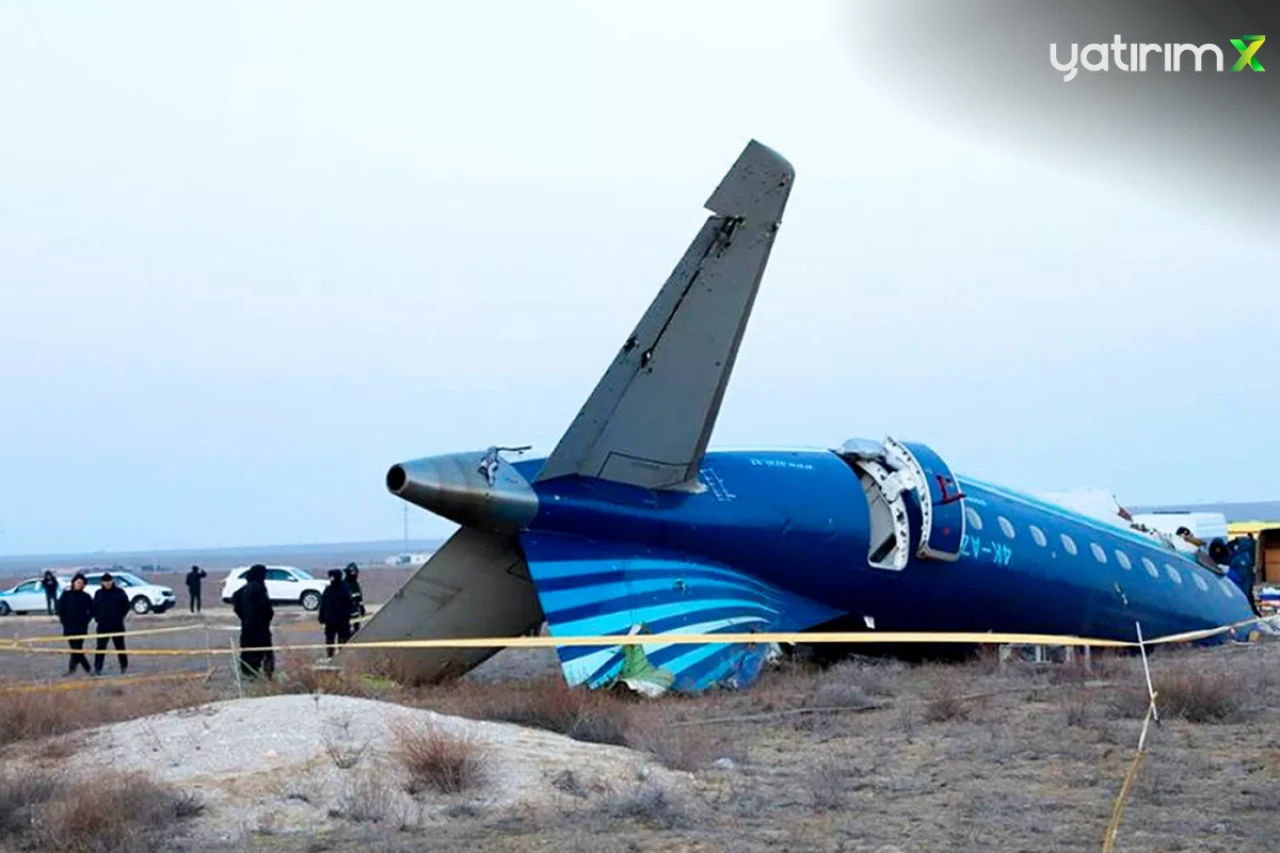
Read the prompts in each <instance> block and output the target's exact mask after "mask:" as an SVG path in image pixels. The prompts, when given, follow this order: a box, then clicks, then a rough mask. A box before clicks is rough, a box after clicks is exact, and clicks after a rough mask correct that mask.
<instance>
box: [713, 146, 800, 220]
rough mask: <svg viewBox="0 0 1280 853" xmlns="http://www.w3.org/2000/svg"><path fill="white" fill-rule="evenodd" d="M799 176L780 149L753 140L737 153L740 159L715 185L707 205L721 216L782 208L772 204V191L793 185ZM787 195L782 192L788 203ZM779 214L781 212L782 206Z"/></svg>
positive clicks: (745, 215) (773, 194)
mask: <svg viewBox="0 0 1280 853" xmlns="http://www.w3.org/2000/svg"><path fill="white" fill-rule="evenodd" d="M795 177H796V170H795V167H794V166H792V165H791V163H790V162H788V161H787V158H785V157H783V156H782V155H781V154H779V153H778V152H777V151H774V150H773V149H772V148H770V147H769V146H767V145H765V144H763V143H761V142H758V141H757V140H755V139H752V140H751V141H750V142H748V143H747V146H746V148H744V149H742V153H741V154H739V155H738V159H737V160H736V161H735V162H734V164H733V165H732V166H731V167H730V168H729V171H728V172H727V173H725V176H724V178H722V179H721V181H720V183H719V184H718V185H716V188H715V190H713V191H712V193H711V195H710V197H708V198H707V202H706V205H705V207H706V208H707V209H708V210H710V211H711V212H713V213H716V214H719V215H720V216H733V217H737V216H742V217H747V216H749V215H750V214H752V213H758V212H761V209H762V208H764V209H767V208H770V207H779V206H778V205H777V202H776V201H773V202H772V203H771V197H772V198H776V194H775V193H771V192H770V191H771V190H774V189H776V188H778V187H782V186H787V185H789V184H791V183H792V182H793V181H794V180H795ZM785 199H786V194H783V201H784V202H785ZM778 213H781V209H780V207H779V209H778Z"/></svg>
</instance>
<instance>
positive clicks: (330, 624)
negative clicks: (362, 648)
mask: <svg viewBox="0 0 1280 853" xmlns="http://www.w3.org/2000/svg"><path fill="white" fill-rule="evenodd" d="M351 609H352V608H351V593H349V592H347V584H346V582H345V581H344V580H343V579H342V572H341V571H339V570H338V569H330V570H329V585H328V586H327V587H325V588H324V593H323V594H322V595H321V596H320V624H321V625H323V626H324V642H325V650H324V651H325V655H326V656H327V657H333V641H334V639H335V638H336V639H337V641H338V644H339V645H342V644H343V643H345V642H346V641H347V640H350V639H351Z"/></svg>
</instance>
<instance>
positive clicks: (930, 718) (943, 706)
mask: <svg viewBox="0 0 1280 853" xmlns="http://www.w3.org/2000/svg"><path fill="white" fill-rule="evenodd" d="M924 718H925V721H926V722H930V723H944V722H947V721H948V720H967V719H968V718H969V706H968V705H967V704H966V703H965V701H964V699H963V698H961V696H960V693H959V691H958V690H957V689H956V688H955V686H954V685H953V684H952V683H951V682H949V681H944V682H943V683H942V684H941V685H939V686H938V687H937V688H935V689H934V690H933V691H932V693H931V695H930V696H928V698H927V699H926V701H925V705H924Z"/></svg>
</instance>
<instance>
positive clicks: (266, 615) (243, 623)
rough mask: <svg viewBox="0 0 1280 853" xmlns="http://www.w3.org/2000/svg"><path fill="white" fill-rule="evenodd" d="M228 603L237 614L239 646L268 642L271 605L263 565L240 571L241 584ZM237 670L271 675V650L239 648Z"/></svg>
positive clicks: (259, 645)
mask: <svg viewBox="0 0 1280 853" xmlns="http://www.w3.org/2000/svg"><path fill="white" fill-rule="evenodd" d="M231 607H232V609H234V610H235V612H236V616H238V617H239V618H240V647H241V648H242V649H252V648H254V647H255V646H257V647H261V646H270V645H271V644H272V643H271V620H272V619H273V618H274V617H275V608H273V607H272V606H271V596H270V595H268V593H267V567H266V566H264V565H262V564H261V563H255V564H254V565H252V566H250V567H249V570H248V571H247V572H245V573H244V586H242V587H240V588H239V589H237V590H236V591H235V594H233V595H232V596H231ZM240 670H241V672H243V673H244V674H245V675H249V676H257V675H264V676H266V677H267V678H271V677H272V676H273V675H274V674H275V670H276V657H275V652H272V651H248V652H245V651H242V652H241V653H240Z"/></svg>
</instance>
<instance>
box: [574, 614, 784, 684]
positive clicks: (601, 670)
mask: <svg viewBox="0 0 1280 853" xmlns="http://www.w3.org/2000/svg"><path fill="white" fill-rule="evenodd" d="M763 621H764V620H763V619H760V618H758V617H754V616H738V617H733V618H728V619H717V620H714V621H710V622H699V623H697V624H696V625H690V626H689V629H688V631H687V633H690V634H710V633H714V632H717V631H724V630H728V629H730V628H738V627H740V626H742V625H750V624H759V623H762V622H763ZM654 639H655V640H657V639H659V638H657V637H655V638H654ZM727 645H728V644H715V643H707V644H705V645H701V646H687V645H672V644H671V643H663V642H655V643H654V644H653V645H652V646H650V645H648V644H645V646H644V647H643V648H644V649H645V656H646V657H647V658H648V659H649V662H650V663H652V664H653V665H654V666H663V665H667V666H668V669H672V670H673V671H674V670H678V669H683V668H684V667H685V666H688V665H690V664H691V663H696V662H697V661H699V660H702V659H703V658H704V657H706V656H707V655H709V654H715V652H716V651H717V650H720V649H723V648H724V647H726V646H727ZM672 650H675V651H674V652H673V651H672ZM565 651H570V649H565ZM681 658H690V660H685V661H683V662H682V663H681V664H679V666H672V665H670V664H671V662H673V661H675V660H676V659H681ZM621 660H622V652H621V651H620V650H619V647H617V646H613V647H610V648H609V649H607V650H602V651H598V652H595V653H593V654H591V655H588V656H586V657H580V658H577V659H575V660H574V661H572V663H573V664H574V665H575V666H576V667H583V668H588V669H589V670H590V675H589V676H588V680H589V681H593V682H594V681H597V680H599V679H601V678H603V677H605V676H607V675H608V674H609V670H610V669H612V668H613V667H614V666H616V665H617V664H618V663H620V662H621ZM564 663H565V664H566V665H567V664H568V663H570V661H565V662H564ZM676 674H677V675H678V674H679V673H678V672H676Z"/></svg>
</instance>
